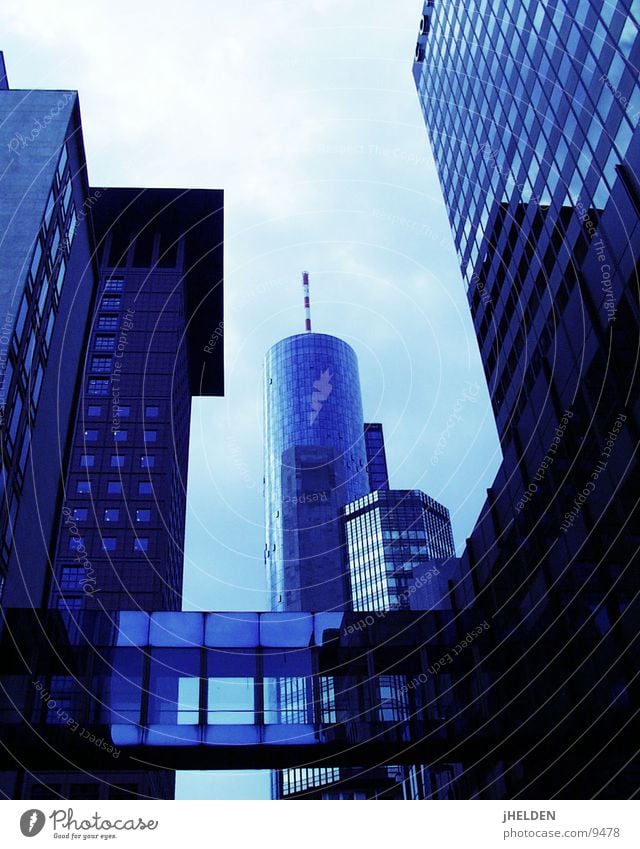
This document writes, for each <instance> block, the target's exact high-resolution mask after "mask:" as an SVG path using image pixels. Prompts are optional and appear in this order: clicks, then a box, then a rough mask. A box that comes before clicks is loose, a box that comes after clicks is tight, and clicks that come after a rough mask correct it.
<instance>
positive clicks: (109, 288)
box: [104, 277, 124, 292]
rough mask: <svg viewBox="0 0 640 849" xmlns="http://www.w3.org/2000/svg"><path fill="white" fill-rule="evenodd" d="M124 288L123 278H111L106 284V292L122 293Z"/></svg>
mask: <svg viewBox="0 0 640 849" xmlns="http://www.w3.org/2000/svg"><path fill="white" fill-rule="evenodd" d="M123 286H124V278H123V277H110V278H109V279H108V280H107V281H106V283H105V284H104V291H105V292H122V288H123Z"/></svg>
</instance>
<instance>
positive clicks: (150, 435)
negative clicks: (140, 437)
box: [144, 430, 158, 442]
mask: <svg viewBox="0 0 640 849" xmlns="http://www.w3.org/2000/svg"><path fill="white" fill-rule="evenodd" d="M157 439H158V431H157V430H145V432H144V441H145V442H156V440H157Z"/></svg>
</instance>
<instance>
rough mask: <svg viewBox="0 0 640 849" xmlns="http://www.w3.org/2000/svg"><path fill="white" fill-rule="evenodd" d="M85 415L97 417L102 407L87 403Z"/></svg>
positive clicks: (100, 413)
mask: <svg viewBox="0 0 640 849" xmlns="http://www.w3.org/2000/svg"><path fill="white" fill-rule="evenodd" d="M87 415H88V416H91V418H97V417H98V416H101V415H102V407H97V406H96V405H95V404H89V406H88V407H87Z"/></svg>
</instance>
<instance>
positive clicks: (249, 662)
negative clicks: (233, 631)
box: [207, 649, 258, 678]
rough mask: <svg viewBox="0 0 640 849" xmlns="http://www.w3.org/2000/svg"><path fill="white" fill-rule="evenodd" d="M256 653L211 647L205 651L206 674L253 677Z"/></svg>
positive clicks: (211, 675) (255, 673)
mask: <svg viewBox="0 0 640 849" xmlns="http://www.w3.org/2000/svg"><path fill="white" fill-rule="evenodd" d="M257 658H258V655H257V654H256V652H253V651H242V650H240V651H238V650H233V649H231V650H229V649H227V650H226V651H225V650H222V649H219V650H216V649H211V650H210V651H208V652H207V676H208V677H210V678H217V677H223V676H224V677H229V678H234V677H236V676H239V677H249V678H255V677H256V675H257V674H258V673H257Z"/></svg>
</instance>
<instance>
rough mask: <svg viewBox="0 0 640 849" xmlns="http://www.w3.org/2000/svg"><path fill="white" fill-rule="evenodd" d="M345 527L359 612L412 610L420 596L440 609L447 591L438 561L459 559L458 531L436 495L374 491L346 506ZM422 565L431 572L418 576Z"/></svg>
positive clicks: (350, 573) (428, 603)
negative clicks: (454, 535) (457, 551)
mask: <svg viewBox="0 0 640 849" xmlns="http://www.w3.org/2000/svg"><path fill="white" fill-rule="evenodd" d="M344 528H345V540H346V550H347V557H348V562H349V577H350V581H351V598H352V604H353V609H354V610H362V611H369V610H374V611H382V610H410V609H411V608H412V607H413V608H414V609H415V608H416V605H415V601H416V600H417V599H418V598H420V600H421V604H422V605H423V606H425V607H435V606H436V605H437V604H438V603H439V602H440V601H441V597H440V596H441V595H442V592H443V591H444V592H445V594H446V585H445V587H444V588H443V587H441V582H440V581H439V576H440V570H439V569H438V566H437V564H436V561H439V560H446V559H447V558H453V557H455V548H454V544H453V532H452V530H451V521H450V519H449V511H448V510H447V508H446V507H444V506H443V505H442V504H439V503H438V502H437V501H435V500H434V499H433V498H430V497H429V496H428V495H425V493H423V492H420V491H418V490H386V491H380V492H373V493H371V494H370V495H367V496H365V497H364V498H360V499H358V500H357V501H354V502H352V503H351V504H347V505H346V506H345V508H344ZM430 565H431V567H432V568H431V571H429V566H430ZM420 567H427V571H426V573H425V574H424V576H422V577H421V578H420V579H418V576H417V573H418V571H419V570H420ZM429 591H431V592H429ZM430 602H431V603H430Z"/></svg>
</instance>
